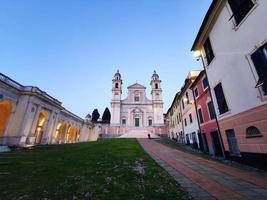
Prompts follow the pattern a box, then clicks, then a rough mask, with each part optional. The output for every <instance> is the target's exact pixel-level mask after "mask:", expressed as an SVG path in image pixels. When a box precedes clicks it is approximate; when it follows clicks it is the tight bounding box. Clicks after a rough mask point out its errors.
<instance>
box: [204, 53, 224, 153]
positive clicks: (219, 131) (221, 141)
mask: <svg viewBox="0 0 267 200" xmlns="http://www.w3.org/2000/svg"><path fill="white" fill-rule="evenodd" d="M200 57H201V61H202V65H203V68H204V71H205V74H206V77H207V81H208V90H209V93H210V98H211V101H212V104H213V108H214V100H213V97H212V94H211V89H210V82H209V78H208V74H207V70H206V67H205V64H204V59H203V57H202V55H201V56H200ZM215 121H216V125H217V127H218V133H219V137H220V143H221V146H222V150H223V151H222V153H223V158H225V148H224V143H223V140H222V135H221V129H220V126H219V121H218V117H217V114H216V112H215Z"/></svg>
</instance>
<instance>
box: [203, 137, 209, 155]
mask: <svg viewBox="0 0 267 200" xmlns="http://www.w3.org/2000/svg"><path fill="white" fill-rule="evenodd" d="M202 137H203V146H204V151H205V152H206V153H209V152H210V151H209V146H208V140H207V136H206V133H202Z"/></svg>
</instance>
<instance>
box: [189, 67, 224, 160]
mask: <svg viewBox="0 0 267 200" xmlns="http://www.w3.org/2000/svg"><path fill="white" fill-rule="evenodd" d="M191 89H192V92H193V94H194V100H195V108H196V113H197V116H198V124H199V130H200V133H199V143H200V148H201V149H202V150H203V151H204V152H206V153H209V154H210V155H212V156H216V157H223V156H224V153H223V144H222V140H221V136H220V130H219V128H218V123H217V119H216V112H215V110H214V106H213V101H212V98H211V95H210V88H209V84H208V79H207V76H206V73H205V71H204V70H203V71H201V73H200V74H199V75H198V77H197V78H196V80H195V81H194V82H193V84H192V86H191Z"/></svg>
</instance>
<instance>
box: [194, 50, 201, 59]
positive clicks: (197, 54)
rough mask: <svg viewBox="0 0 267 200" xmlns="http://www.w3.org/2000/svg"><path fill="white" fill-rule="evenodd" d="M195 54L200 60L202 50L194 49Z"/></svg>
mask: <svg viewBox="0 0 267 200" xmlns="http://www.w3.org/2000/svg"><path fill="white" fill-rule="evenodd" d="M193 54H194V56H195V58H196V59H197V60H199V59H200V58H201V51H200V50H196V51H194V52H193Z"/></svg>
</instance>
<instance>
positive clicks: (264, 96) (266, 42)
mask: <svg viewBox="0 0 267 200" xmlns="http://www.w3.org/2000/svg"><path fill="white" fill-rule="evenodd" d="M264 46H266V47H267V39H265V40H264V41H262V42H261V43H260V44H259V45H258V46H257V47H256V48H255V49H253V50H252V51H251V52H250V53H249V54H247V55H246V58H247V60H248V64H249V66H250V68H251V71H252V75H253V77H254V80H255V86H256V85H257V83H258V81H259V79H260V77H259V75H258V72H257V69H256V66H255V64H254V62H253V60H252V55H253V54H254V53H256V52H257V51H259V50H260V49H262V48H263V47H264ZM266 47H265V48H266ZM255 88H257V87H255ZM257 89H258V90H259V93H260V96H261V100H262V101H266V100H267V94H264V90H263V88H262V87H261V86H260V87H258V88H257Z"/></svg>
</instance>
